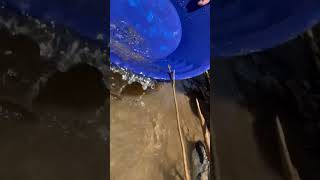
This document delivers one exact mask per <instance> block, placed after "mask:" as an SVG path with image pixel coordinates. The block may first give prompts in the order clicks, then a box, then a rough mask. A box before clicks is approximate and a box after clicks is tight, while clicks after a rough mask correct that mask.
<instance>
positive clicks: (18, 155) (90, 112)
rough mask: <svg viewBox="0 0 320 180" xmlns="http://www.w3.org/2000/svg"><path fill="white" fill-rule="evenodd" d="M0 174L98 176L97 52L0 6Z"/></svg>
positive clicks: (102, 165) (104, 135)
mask: <svg viewBox="0 0 320 180" xmlns="http://www.w3.org/2000/svg"><path fill="white" fill-rule="evenodd" d="M0 37H1V41H0V79H1V80H0V141H1V142H2V143H1V145H0V159H1V161H0V179H12V180H15V179H17V180H19V179H26V180H28V179H30V180H43V179H47V180H50V179H52V180H56V179H60V180H64V179H65V180H69V179H79V180H91V179H97V180H98V179H101V180H102V179H105V178H106V176H107V168H106V167H107V164H106V162H108V161H109V160H108V156H107V155H108V154H109V152H108V150H109V148H107V144H108V131H107V124H108V122H107V107H106V105H105V102H106V101H105V100H106V99H107V98H108V96H107V95H106V94H107V90H106V87H105V83H104V74H103V73H104V71H103V66H99V68H98V64H102V63H103V62H102V61H101V59H102V58H103V52H102V51H101V50H99V49H98V48H97V47H95V46H92V45H90V43H87V44H84V43H83V42H82V41H81V40H79V39H77V38H75V36H73V35H71V34H68V33H61V34H60V33H59V32H58V30H57V31H55V29H54V28H52V27H49V26H45V24H42V23H40V21H37V20H35V19H32V18H30V17H25V16H23V17H22V16H19V15H16V14H14V13H11V12H9V11H6V10H5V9H1V10H0Z"/></svg>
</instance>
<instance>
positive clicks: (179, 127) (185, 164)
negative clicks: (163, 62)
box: [168, 65, 191, 180]
mask: <svg viewBox="0 0 320 180" xmlns="http://www.w3.org/2000/svg"><path fill="white" fill-rule="evenodd" d="M168 69H169V73H170V78H171V81H172V89H173V97H174V103H175V108H176V116H177V125H178V132H179V137H180V143H181V149H182V155H183V165H184V173H185V178H186V180H191V177H190V172H189V167H188V163H187V155H186V150H185V144H184V141H183V138H182V132H181V125H180V116H179V108H178V102H177V96H176V82H175V72H174V71H173V72H172V71H171V67H170V65H168Z"/></svg>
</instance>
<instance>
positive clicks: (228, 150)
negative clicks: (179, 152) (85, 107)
mask: <svg viewBox="0 0 320 180" xmlns="http://www.w3.org/2000/svg"><path fill="white" fill-rule="evenodd" d="M313 35H314V36H313V37H310V35H308V34H304V35H301V36H299V37H298V38H296V39H295V40H292V41H290V42H288V43H286V44H284V45H281V46H278V47H276V48H273V49H270V50H267V51H264V52H260V53H255V54H252V55H248V56H241V57H234V58H231V59H229V60H228V61H219V60H216V61H215V62H214V63H213V64H214V65H215V67H216V68H215V72H216V77H215V79H213V80H212V81H213V82H215V83H214V84H215V88H214V94H213V100H214V103H213V112H214V113H213V114H211V117H213V118H212V120H211V123H213V128H214V130H215V133H216V139H217V151H218V152H217V153H218V158H219V159H220V165H221V167H220V169H221V176H222V179H283V165H282V164H281V161H280V152H279V145H278V142H277V136H276V126H275V119H276V117H277V116H278V117H279V119H280V121H281V123H282V126H283V128H284V132H285V136H286V140H287V145H288V149H289V153H290V155H291V159H292V161H293V165H294V166H295V167H296V168H297V170H298V172H299V175H300V177H301V179H302V180H316V179H319V178H320V174H319V166H318V163H319V162H320V155H319V153H318V152H319V147H320V146H319V141H318V139H319V132H320V131H319V130H320V129H319V115H320V114H319V112H320V109H319V107H320V106H319V104H320V102H319V99H318V94H319V92H320V91H319V90H320V86H319V75H320V74H319V65H318V64H319V49H318V47H319V45H320V43H319V42H320V41H319V37H320V36H319V26H317V27H315V28H314V29H313ZM233 139H235V140H233ZM235 160H236V161H235ZM234 162H239V163H234Z"/></svg>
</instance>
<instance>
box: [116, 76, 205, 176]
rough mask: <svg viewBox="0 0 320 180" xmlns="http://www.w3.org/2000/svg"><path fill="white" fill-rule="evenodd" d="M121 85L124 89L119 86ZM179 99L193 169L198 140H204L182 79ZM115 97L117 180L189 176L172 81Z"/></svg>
mask: <svg viewBox="0 0 320 180" xmlns="http://www.w3.org/2000/svg"><path fill="white" fill-rule="evenodd" d="M120 89H121V88H120ZM177 89H178V90H177V100H178V106H179V112H180V118H181V124H182V132H183V134H184V136H185V138H184V140H185V142H186V145H187V156H188V163H189V167H191V164H190V155H191V150H192V147H193V143H194V142H196V141H197V140H202V139H203V136H202V131H201V126H200V121H199V119H198V117H197V114H196V113H194V110H193V109H192V108H191V106H190V101H192V100H193V99H191V98H190V97H189V96H187V95H186V94H187V91H186V90H185V89H184V87H183V86H182V82H180V81H179V82H177ZM119 94H120V96H112V95H111V100H110V104H111V108H110V115H111V116H110V117H111V123H110V125H111V129H110V151H111V153H110V168H111V179H112V180H126V179H132V180H140V179H155V180H171V179H172V180H174V179H176V180H180V179H184V171H183V160H182V153H181V146H180V140H179V135H178V129H177V122H176V111H175V106H174V99H173V92H172V86H171V83H159V84H157V86H156V88H155V89H153V90H150V89H149V90H148V91H142V89H141V85H140V86H139V85H138V84H133V85H127V86H126V87H125V88H123V90H122V92H121V93H119Z"/></svg>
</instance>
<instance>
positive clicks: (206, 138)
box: [196, 98, 211, 160]
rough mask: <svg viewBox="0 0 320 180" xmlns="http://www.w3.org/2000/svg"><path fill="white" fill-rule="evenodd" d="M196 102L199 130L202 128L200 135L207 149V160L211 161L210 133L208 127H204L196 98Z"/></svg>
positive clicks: (204, 122) (203, 120)
mask: <svg viewBox="0 0 320 180" xmlns="http://www.w3.org/2000/svg"><path fill="white" fill-rule="evenodd" d="M196 102H197V107H198V113H199V117H200V124H201V128H202V133H203V139H204V142H205V146H206V149H207V156H208V158H209V160H211V158H210V155H211V153H210V152H211V151H210V132H209V130H208V127H207V125H206V121H205V119H204V117H203V115H202V112H201V109H200V105H199V101H198V99H197V98H196Z"/></svg>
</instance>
